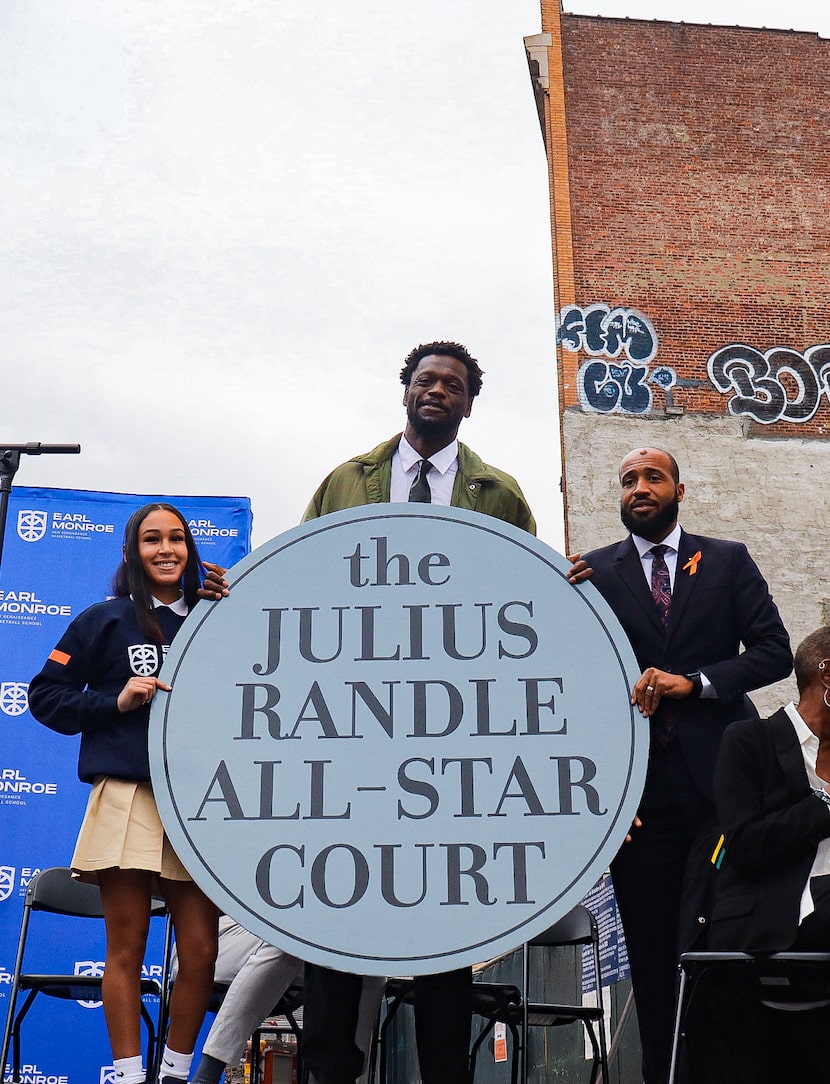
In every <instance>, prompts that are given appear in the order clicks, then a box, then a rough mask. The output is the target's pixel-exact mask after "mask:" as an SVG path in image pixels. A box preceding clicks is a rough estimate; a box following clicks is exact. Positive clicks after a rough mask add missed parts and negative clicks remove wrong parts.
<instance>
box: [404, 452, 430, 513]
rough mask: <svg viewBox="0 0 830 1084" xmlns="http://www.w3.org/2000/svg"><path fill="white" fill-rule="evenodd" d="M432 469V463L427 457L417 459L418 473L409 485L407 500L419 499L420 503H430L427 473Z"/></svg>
mask: <svg viewBox="0 0 830 1084" xmlns="http://www.w3.org/2000/svg"><path fill="white" fill-rule="evenodd" d="M431 470H432V464H431V463H430V461H429V460H428V459H419V460H418V473H417V474H416V475H415V481H414V482H413V483H412V485H411V486H410V487H409V500H410V501H419V502H420V503H421V504H432V490H431V489H430V488H429V481H428V479H427V475H428V474H429V472H430V471H431Z"/></svg>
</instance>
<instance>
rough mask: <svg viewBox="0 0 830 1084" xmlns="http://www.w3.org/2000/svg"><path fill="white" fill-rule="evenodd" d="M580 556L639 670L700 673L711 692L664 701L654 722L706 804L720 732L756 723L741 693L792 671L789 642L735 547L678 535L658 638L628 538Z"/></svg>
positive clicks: (759, 580) (745, 556)
mask: <svg viewBox="0 0 830 1084" xmlns="http://www.w3.org/2000/svg"><path fill="white" fill-rule="evenodd" d="M583 556H584V559H585V561H586V562H587V563H588V565H589V566H590V567H591V568H592V569H593V577H592V579H591V582H592V583H593V584H594V586H595V587H596V588H597V589H598V590H599V591H600V593H601V594H602V596H603V597H604V598H605V600H606V601H607V602H608V604H609V605H610V606H611V609H612V610H613V611H614V613H615V614H616V616H617V619H618V620H619V622H620V624H621V625H622V627H623V629H624V630H625V633H626V635H627V636H628V639H629V641H630V642H631V646H632V647H633V649H634V654H635V655H636V657H637V662H638V663H639V665H640V668H641V670H644V669H645V668H646V667H648V666H656V667H657V668H658V669H660V670H666V671H668V672H669V673H674V674H686V673H692V672H694V671H695V670H702V671H703V673H704V674H705V675H706V677H707V678H708V680H709V681H710V682H711V683H712V685H713V686H714V689H715V691H716V692H717V697H716V698H712V699H709V698H706V699H703V698H698V697H687V698H686V699H684V700H664V701H663V702H662V703H661V705H660V707H659V708H658V709H657V712H656V714H655V717H654V721H655V724H656V725H658V726H659V724H660V721H661V717H662V716H663V715H665V713H666V712H667V711H670V712H671V713H672V717H673V722H674V724H675V728H676V731H677V738H678V740H679V741H680V743H681V747H682V750H683V754H684V757H685V759H686V763H687V765H688V768H689V771H690V774H691V776H692V779H693V780H694V782H695V785H696V786H697V787H698V789H699V790H700V791H701V792H702V793H703V794H705V795H707V796H709V795H711V792H712V776H713V774H714V768H715V762H716V759H717V753H718V748H719V745H720V740H721V737H722V735H723V731H724V729H725V727H726V726H727V725H728V724H729V723H730V722H732V721H733V720H735V719H740V718H745V717H747V716H755V717H757V712H756V711H755V708H754V707H753V705H752V703H751V702H750V701H749V700H748V699H747V697H746V693H748V692H750V691H751V690H753V689H758V688H761V687H762V686H764V685H769V684H771V683H772V682H774V681H780V680H781V679H782V678H785V677H787V675H788V674H789V673H790V671H791V669H792V654H791V652H790V640H789V637H788V635H787V631H786V629H785V628H784V625H783V623H782V621H781V617H780V616H779V613H778V609H777V607H776V605H775V603H774V602H773V600H772V596H771V595H770V592H769V588H768V587H767V584H766V581H765V580H764V578H763V576H762V575H761V573H760V572H759V571H758V567H757V565H756V564H755V562H754V561H753V560H752V558H751V557H750V556H749V553H748V552H747V549H746V546H744V545H743V544H742V543H739V542H727V541H724V540H723V539H718V538H707V537H704V536H703V535H692V534H687V533H686V532H685V531H682V532H681V536H680V546H679V551H678V558H677V569H676V573H675V581H674V589H673V592H672V604H671V610H670V612H669V621H668V625H667V627H666V628H665V629H664V628H663V625H662V623H661V621H660V617H659V614H658V611H657V607H656V605H655V603H654V599H653V598H652V596H651V591H650V589H649V585H648V583H647V582H646V578H645V576H644V575H643V568H642V564H641V562H640V557H639V555H638V553H637V549H636V547H635V545H634V543H633V541H632V540H631V538H630V537H628V538H626V539H625V540H624V541H623V542H618V543H615V544H614V545H611V546H606V547H605V548H603V549H598V550H593V551H592V552H591V553H587V554H584V555H583ZM741 644H743V645H744V648H745V650H743V651H741V649H740V648H741Z"/></svg>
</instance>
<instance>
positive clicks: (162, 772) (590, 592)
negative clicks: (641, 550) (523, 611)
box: [150, 503, 648, 975]
mask: <svg viewBox="0 0 830 1084" xmlns="http://www.w3.org/2000/svg"><path fill="white" fill-rule="evenodd" d="M407 517H417V518H419V519H422V520H423V519H427V520H428V519H435V520H446V519H449V520H452V521H454V522H456V523H461V524H463V525H465V526H468V527H472V528H474V529H476V530H479V531H483V532H485V533H487V534H491V535H495V536H498V537H500V538H505V539H506V540H507V541H509V542H510V543H511V544H513V545H518V546H519V547H520V548H521V549H524V550H525V551H526V552H527V553H528V554H530V555H531V557H533V558H534V559H535V560H538V561H540V562H541V563H543V564H544V565H546V566H547V568H548V569H549V570H550V571H552V572H554V573H555V574H556V575H558V576H559V577H560V578H561V579H564V580H567V570H568V568H569V567H570V564H569V563H567V559H566V558H564V557H562V555H561V554H559V553H557V551H556V550H554V549H552V548H551V547H550V546H548V545H547V544H546V543H544V542H542V541H541V540H539V539H538V538H536V536H535V535H531V534H528V532H526V531H523V530H521V529H520V528H518V527H516V526H515V525H513V524H511V523H507V522H506V521H503V520H500V519H497V518H495V517H493V516H486V515H483V514H481V513H479V512H475V511H472V510H467V509H459V508H456V507H445V506H431V505H416V506H412V505H407V504H390V503H387V504H373V505H360V506H358V507H356V508H348V509H343V510H341V511H338V512H332V513H329V514H327V515H325V516H321V517H318V518H316V519H312V520H309V521H307V522H306V523H302V524H300V525H299V526H297V527H294V528H291V529H290V530H289V531H286V532H285V533H283V534H281V535H277V536H275V537H274V538H272V539H270V540H269V541H267V542H265V543H263V544H262V545H261V546H258V547H257V548H256V549H255V550H253V551H252V552H251V553H250V554H248V556H247V557H244V558H243V559H242V560H241V561H240V562H238V564H236V565H235V566H234V567H233V568H232V569H230V570H228V572H227V573H226V579H227V581H228V584H229V586H230V589H231V591H232V590H233V587H234V585H236V584H239V583H241V582H242V581H243V580H244V579H245V578H247V577H248V576H249V575H251V574H252V573H253V572H255V571H256V570H257V569H258V568H260V567H261V566H262V565H263V564H264V563H266V562H267V561H269V560H271V559H272V558H273V557H275V556H276V555H277V554H279V553H282V552H285V551H286V550H288V549H290V548H292V547H293V546H295V545H298V544H300V543H303V542H307V541H309V540H310V539H312V538H314V537H315V536H317V535H320V534H325V533H328V532H331V531H334V530H337V529H338V528H339V527H341V526H343V525H344V524H352V523H355V524H359V523H364V522H371V523H377V522H382V521H388V520H399V519H402V518H407ZM560 565H562V566H563V567H560ZM568 589H569V590H571V591H573V592H574V594H575V596H576V597H578V598H580V599H581V601H582V602H583V603H584V605H586V606H587V607H588V608H589V610H590V611H591V612H592V614H593V616H594V618H595V620H596V621H597V623H598V625H599V626H600V627H601V629H602V631H603V633H604V634H605V637H606V640H607V642H608V643H609V644H610V645H611V647H612V650H613V654H614V656H615V658H616V660H617V663H618V665H619V668H620V672H621V674H622V677H623V679H624V682H625V685H626V688H627V689H628V690H630V689H631V687H632V686H633V684H634V682H635V681H636V679H637V677H638V676H639V667H638V666H637V663H636V659H635V657H634V652H633V650H632V648H631V646H630V644H629V642H628V639H627V637H626V635H625V632H624V631H623V629H622V626H621V625H620V623H619V621H618V620H617V617H616V616H615V614H614V613H613V611H612V610H611V608H610V606H609V605H608V603H607V602H606V601H605V600H604V599H603V598H602V596H601V595H600V593H599V592H598V591H597V589H596V588H595V587H593V585H592V584H590V581H588V582H585V583H583V584H580V585H578V586H574V585H571V584H568ZM222 605H223V602H222V601H215V602H209V601H206V600H203V601H200V602H199V603H198V604H197V606H196V607H195V608H194V609H193V611H191V613H190V614H189V615H188V617H187V619H186V621H185V624H184V625H183V626H182V628H181V629H180V630H179V633H178V635H177V636H176V639H175V640H174V642H173V644H172V645H171V646H170V649H169V651H168V655H167V659H166V660H165V663H164V666H163V668H162V671H161V675H160V680H162V681H164V682H165V683H167V684H168V685H170V686H172V687H173V689H175V681H176V675H177V673H178V672H179V668H180V667H181V665H182V664H183V662H184V657H185V655H186V654H187V652H188V650H189V649H190V647H191V646H192V644H193V641H194V639H195V638H196V636H197V635H198V633H199V631H200V630H201V628H202V627H203V625H204V624H205V622H207V621H208V620H209V619H210V617H211V615H212V614H213V612H214V611H215V609H216V607H217V606H220V607H221V606H222ZM626 656H627V659H626ZM172 699H174V697H173V698H172ZM170 705H171V696H170V694H167V693H160V694H159V695H157V696H156V697H155V698H154V700H153V706H152V709H151V719H150V762H151V776H152V781H153V790H154V793H155V794H156V801H157V805H158V806H159V812H160V814H161V817H162V823H163V824H164V826H165V830H166V831H167V834H168V836H169V838H170V840H171V843H172V844H173V847H174V849H175V850H177V853H178V847H177V842H178V840H183V841H184V842H185V843H186V846H187V849H188V851H189V855H192V856H193V858H195V859H196V860H197V862H198V872H197V873H194V872H193V868H191V866H189V865H188V861H187V858H186V859H185V860H184V862H185V866H186V868H188V872H189V873H190V874H191V876H192V877H193V879H194V881H195V882H196V883H197V884H198V885H199V887H200V888H201V889H202V890H203V891H204V892H205V894H206V895H207V896H209V897H210V898H211V899H213V900H214V902H215V903H217V906H219V907H221V908H222V909H223V910H224V911H225V913H227V914H229V915H230V916H231V917H232V918H234V919H235V920H237V921H239V922H240V925H242V926H245V927H246V928H248V927H249V926H253V927H254V929H253V932H255V933H258V934H260V935H262V933H263V931H264V930H266V929H267V930H270V931H272V932H273V935H274V936H273V939H271V938H264V940H267V941H270V943H272V944H275V945H277V946H278V947H280V948H284V949H285V951H290V952H291V954H292V955H297V956H300V957H301V958H303V959H308V960H310V961H311V962H314V963H321V964H322V965H323V966H326V967H333V968H335V969H339V970H354V969H355V967H357V970H358V971H359V972H360V973H363V974H378V975H380V974H383V975H387V974H392V973H396V972H395V967H396V965H407V966H409V967H410V970H408V971H407V972H406V973H407V974H429V973H431V972H433V971H436V970H438V971H441V970H450V969H452V968H454V967H461V966H465V965H466V964H467V963H470V962H479V961H480V960H481V959H483V958H492V957H493V956H495V955H499V954H501V953H503V952H506V951H510V950H511V949H512V948H515V947H516V946H517V945H518V944H521V943H522V941H526V940H528V939H529V938H531V937H533V936H535V935H536V934H538V933H540V932H542V931H543V930H544V929H547V928H548V927H549V926H550V925H552V924H553V923H554V922H556V921H558V920H559V919H560V918H561V917H563V916H564V915H565V914H567V912H568V910H570V908H571V907H572V906H574V905H575V904H576V903H578V902H579V900H580V899H581V898H582V897H583V896H584V895H585V893H586V892H587V891H589V890H590V888H591V887H592V886H593V884H594V883H595V882H596V881H597V880H598V879H599V877H600V876H601V875H602V874H603V873H604V872H605V870H606V868H607V864H608V862H609V861H610V858H611V857H613V855H612V854H610V853H609V852H610V849H611V848H610V846H609V840H610V839H611V837H612V836H613V835H614V831H615V829H616V828H618V826H619V825H620V821H621V819H623V818H624V821H625V831H624V832H623V831H622V828H619V831H620V833H621V834H620V845H621V844H622V842H623V839H624V836H625V834H627V832H628V829H629V827H630V824H631V823H632V821H633V819H634V815H635V813H636V809H637V805H638V803H639V800H640V795H641V792H642V786H643V784H644V782H645V772H646V766H647V760H648V729H647V721H646V720H644V719H642V718H641V717H640V715H639V713H638V712H637V711H636V709H635V707H634V706H633V705H632V704H630V703H629V704H628V725H629V733H630V735H631V753H630V756H629V762H628V766H627V771H626V777H625V782H624V784H623V785H622V786H621V788H620V790H621V799H620V801H619V803H618V805H617V808H616V810H615V812H614V815H613V816H612V818H611V820H610V822H609V825H608V827H607V830H606V831H605V833H604V834H603V837H602V839H601V840H600V841H599V843H598V844H597V845H596V847H595V848H594V851H593V854H592V855H591V856H590V858H589V860H587V861H586V862H585V863H583V865H582V869H581V871H580V873H579V874H578V875H577V876H575V877H573V878H571V880H570V881H569V883H568V884H566V885H564V886H561V887H560V889H559V890H558V891H557V893H556V895H555V896H553V897H551V898H548V899H546V901H545V903H544V904H543V905H541V906H539V907H538V908H537V909H536V910H535V911H534V912H533V914H532V915H531V916H529V917H526V918H524V919H522V921H520V922H517V923H516V924H514V925H513V926H511V927H509V928H506V929H503V930H502V931H501V932H500V933H499V934H498V935H497V936H495V937H488V938H487V939H486V940H480V941H476V942H470V943H467V944H465V945H464V946H462V947H461V948H458V949H456V950H455V951H454V952H452V953H448V952H446V951H444V952H433V953H424V954H420V955H408V956H400V957H395V956H390V955H383V956H380V955H377V956H373V955H369V954H365V953H356V952H351V951H345V950H337V949H333V948H332V947H331V946H327V945H321V944H318V943H316V942H314V941H311V940H309V939H306V938H303V937H301V936H299V935H298V934H297V933H295V932H293V931H289V930H287V929H284V928H282V927H281V926H280V925H279V924H278V923H276V922H275V921H272V920H269V919H266V918H264V917H263V916H262V915H261V914H259V913H257V912H255V911H254V910H253V909H252V907H251V906H250V905H249V904H248V903H246V902H245V901H244V900H242V899H240V898H239V896H238V895H236V894H235V893H234V892H233V891H232V889H231V888H230V887H229V886H228V885H227V884H226V883H225V882H224V881H221V880H219V879H218V878H217V877H216V875H215V874H214V873H213V871H212V870H211V869H210V868H209V867H208V865H207V863H206V861H205V859H204V858H203V856H202V854H201V853H200V851H199V849H198V848H197V847H196V845H195V844H194V842H193V840H192V838H191V835H190V833H189V832H188V831H187V829H186V828H185V827H184V818H183V815H182V813H181V811H180V810H179V808H178V806H177V803H176V797H175V795H174V794H173V791H172V788H171V785H170V777H169V772H168V765H167V757H166V743H167V731H168V714H169V710H170ZM621 721H622V720H621ZM644 727H645V729H644ZM643 731H644V732H643ZM637 777H639V778H637ZM160 781H163V783H164V786H163V787H159V782H160ZM635 785H636V801H632V788H634V787H635ZM160 793H161V795H162V797H161V801H159V794H160ZM171 828H172V831H171ZM615 853H616V851H615ZM230 901H232V903H233V904H235V905H236V906H233V905H231V906H228V903H229V902H230ZM557 905H561V910H560V909H557ZM552 908H553V909H554V914H553V916H552V917H551V916H550V914H549V912H550V911H551V909H552ZM252 920H253V921H252ZM246 923H247V925H246ZM519 931H521V934H520V933H519ZM514 935H515V936H517V937H518V938H519V940H517V941H516V940H513V939H512V938H513V937H514ZM288 945H290V948H289V947H286V946H288ZM333 958H336V959H337V960H338V961H340V966H339V967H338V964H335V963H334V962H333ZM433 961H436V962H437V965H438V966H437V967H436V966H433ZM421 964H424V965H429V966H424V967H419V966H416V967H415V968H412V966H411V965H421ZM361 965H374V966H373V967H371V966H370V967H366V966H361ZM380 965H385V966H383V967H380Z"/></svg>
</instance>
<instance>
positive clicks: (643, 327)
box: [557, 302, 677, 414]
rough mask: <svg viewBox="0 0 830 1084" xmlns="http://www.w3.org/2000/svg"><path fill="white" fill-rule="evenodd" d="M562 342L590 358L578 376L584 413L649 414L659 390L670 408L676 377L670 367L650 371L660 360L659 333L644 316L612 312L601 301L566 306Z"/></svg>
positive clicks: (561, 317) (559, 335) (629, 311)
mask: <svg viewBox="0 0 830 1084" xmlns="http://www.w3.org/2000/svg"><path fill="white" fill-rule="evenodd" d="M557 339H558V341H559V342H560V343H561V344H562V346H563V347H564V348H565V349H566V350H570V351H572V352H573V353H578V352H579V351H584V353H586V354H589V355H590V356H591V360H590V361H586V362H585V363H584V364H583V365H582V366H581V367H580V369H579V374H578V377H577V392H578V395H579V401H580V403H581V405H582V407H583V409H586V410H597V411H600V412H601V413H603V414H610V413H621V414H646V413H648V411H650V410H651V408H652V401H653V392H652V388H654V387H656V388H659V389H660V390H661V391H662V392H663V394H664V395H665V398H666V403H667V405H671V389H672V387H673V386H674V385H675V384H676V383H677V376H676V374H675V372H674V370H673V369H669V368H668V367H667V366H665V365H661V366H658V367H657V368H655V369H653V370H650V369H649V364H648V363H649V362H650V361H652V360H653V359H654V358H655V356H656V355H657V332H656V331H655V329H654V325H653V324H652V322H651V320H649V318H648V317H647V316H645V315H644V314H643V313H641V312H638V311H637V310H636V309H624V308H613V309H612V308H611V307H610V306H608V305H605V304H602V303H601V302H599V303H597V304H594V305H588V306H585V307H583V306H581V305H567V306H566V307H565V308H563V309H562V311H561V313H560V314H559V331H558V333H557Z"/></svg>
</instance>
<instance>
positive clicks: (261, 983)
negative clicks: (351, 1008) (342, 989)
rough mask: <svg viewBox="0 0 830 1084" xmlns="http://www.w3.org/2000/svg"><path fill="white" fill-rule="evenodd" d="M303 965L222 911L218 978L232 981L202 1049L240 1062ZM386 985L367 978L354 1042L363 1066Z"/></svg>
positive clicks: (227, 1061)
mask: <svg viewBox="0 0 830 1084" xmlns="http://www.w3.org/2000/svg"><path fill="white" fill-rule="evenodd" d="M302 967H303V962H302V960H298V959H297V957H296V956H289V954H288V953H287V952H283V951H282V949H278V948H274V946H273V945H269V944H267V943H266V942H265V941H262V940H261V939H260V938H259V937H255V936H254V934H252V933H249V932H248V931H247V930H245V929H243V928H242V927H241V926H240V925H239V924H238V923H237V922H234V921H233V920H232V919H230V918H228V917H227V915H222V917H221V918H220V920H219V955H218V956H217V958H216V969H215V971H214V978H215V980H216V981H217V982H227V983H230V986H229V987H228V992H227V994H226V995H225V1000H224V1001H223V1002H222V1006H221V1008H220V1009H219V1012H218V1013H217V1014H216V1019H215V1020H214V1021H213V1026H212V1027H211V1029H210V1032H209V1034H208V1037H207V1039H206V1040H205V1045H204V1047H203V1053H205V1054H209V1055H210V1057H212V1058H216V1059H217V1060H218V1061H221V1062H223V1063H224V1064H225V1065H236V1064H237V1063H238V1062H239V1059H240V1058H241V1057H242V1054H243V1051H244V1050H245V1044H246V1043H247V1042H248V1039H249V1038H250V1037H251V1034H252V1033H253V1031H254V1030H255V1029H256V1028H257V1027H258V1026H259V1025H260V1024H261V1023H262V1021H263V1020H264V1019H265V1018H266V1017H267V1016H268V1015H269V1014H270V1013H271V1010H272V1009H273V1008H274V1006H275V1005H276V1004H277V1002H278V1001H279V999H280V998H281V997H282V995H283V994H284V993H285V991H286V990H287V989H288V987H289V986H290V985H291V983H292V981H293V980H294V978H295V977H297V976H299V977H302ZM385 986H386V980H385V979H384V978H376V977H373V978H367V979H364V980H363V990H362V993H361V998H360V1009H359V1015H358V1024H357V1032H356V1034H355V1042H356V1044H357V1046H358V1047H359V1048H360V1049H361V1050H362V1051H363V1057H364V1068H365V1067H366V1066H367V1064H368V1059H369V1049H370V1045H371V1042H372V1030H373V1028H374V1026H375V1021H376V1020H377V1015H378V1012H379V1010H380V1003H381V999H382V998H383V991H384V988H385Z"/></svg>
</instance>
